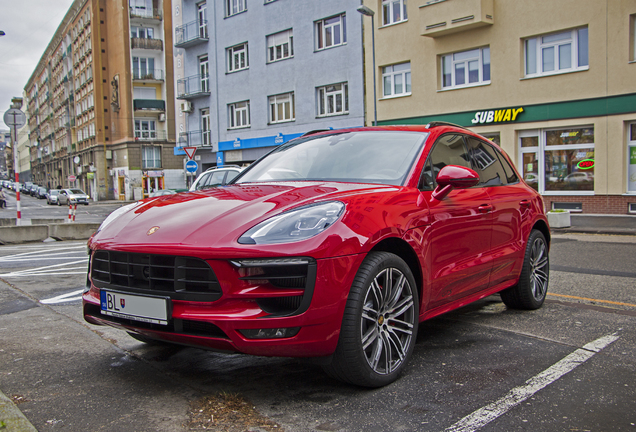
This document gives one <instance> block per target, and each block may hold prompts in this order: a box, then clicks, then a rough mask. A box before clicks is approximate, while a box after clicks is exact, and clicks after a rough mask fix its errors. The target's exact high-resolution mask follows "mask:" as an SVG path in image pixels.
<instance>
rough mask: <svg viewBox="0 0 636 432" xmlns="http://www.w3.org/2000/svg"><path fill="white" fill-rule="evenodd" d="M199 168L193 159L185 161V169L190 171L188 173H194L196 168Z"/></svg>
mask: <svg viewBox="0 0 636 432" xmlns="http://www.w3.org/2000/svg"><path fill="white" fill-rule="evenodd" d="M198 168H199V164H198V163H196V162H195V161H193V160H189V161H188V162H186V171H187V172H190V173H195V172H197V169H198Z"/></svg>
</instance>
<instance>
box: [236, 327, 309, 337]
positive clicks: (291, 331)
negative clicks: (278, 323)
mask: <svg viewBox="0 0 636 432" xmlns="http://www.w3.org/2000/svg"><path fill="white" fill-rule="evenodd" d="M239 331H240V332H241V334H242V335H243V336H245V337H246V338H248V339H283V338H290V337H294V336H296V335H297V334H298V332H299V331H300V327H287V328H274V329H245V330H239Z"/></svg>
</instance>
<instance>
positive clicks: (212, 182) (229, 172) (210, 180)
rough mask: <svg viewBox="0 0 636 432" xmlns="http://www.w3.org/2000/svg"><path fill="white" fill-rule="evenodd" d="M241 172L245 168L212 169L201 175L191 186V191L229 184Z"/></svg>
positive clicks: (234, 166)
mask: <svg viewBox="0 0 636 432" xmlns="http://www.w3.org/2000/svg"><path fill="white" fill-rule="evenodd" d="M241 171H243V168H241V167H239V166H236V165H224V166H222V167H214V168H210V169H209V170H207V171H204V172H202V173H201V174H199V176H198V177H197V179H196V180H195V181H194V183H192V186H190V190H191V191H195V190H200V189H206V188H211V187H215V186H221V185H224V184H227V183H229V182H230V181H231V180H233V179H234V178H235V177H236V176H238V175H239V174H240V173H241Z"/></svg>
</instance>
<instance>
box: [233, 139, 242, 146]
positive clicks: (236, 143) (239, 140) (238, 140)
mask: <svg viewBox="0 0 636 432" xmlns="http://www.w3.org/2000/svg"><path fill="white" fill-rule="evenodd" d="M234 148H241V139H240V138H235V139H234Z"/></svg>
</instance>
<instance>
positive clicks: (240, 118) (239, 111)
mask: <svg viewBox="0 0 636 432" xmlns="http://www.w3.org/2000/svg"><path fill="white" fill-rule="evenodd" d="M227 108H228V117H229V118H228V129H241V128H248V127H250V101H248V100H247V101H241V102H234V103H231V104H228V106H227Z"/></svg>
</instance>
